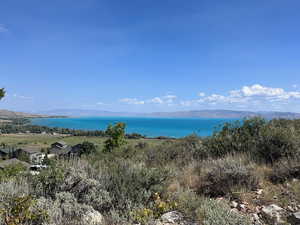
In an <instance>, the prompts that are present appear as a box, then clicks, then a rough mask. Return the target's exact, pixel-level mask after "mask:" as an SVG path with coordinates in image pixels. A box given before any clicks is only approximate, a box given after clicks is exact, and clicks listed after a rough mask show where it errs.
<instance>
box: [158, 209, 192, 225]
mask: <svg viewBox="0 0 300 225" xmlns="http://www.w3.org/2000/svg"><path fill="white" fill-rule="evenodd" d="M156 225H197V223H195V222H194V221H191V220H189V219H187V218H185V217H184V215H183V214H182V213H180V212H177V211H172V212H168V213H165V214H163V215H162V216H161V218H160V220H158V221H157V222H156Z"/></svg>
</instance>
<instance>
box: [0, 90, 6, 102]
mask: <svg viewBox="0 0 300 225" xmlns="http://www.w3.org/2000/svg"><path fill="white" fill-rule="evenodd" d="M4 96H5V89H4V88H1V89H0V100H1V99H2V98H3V97H4Z"/></svg>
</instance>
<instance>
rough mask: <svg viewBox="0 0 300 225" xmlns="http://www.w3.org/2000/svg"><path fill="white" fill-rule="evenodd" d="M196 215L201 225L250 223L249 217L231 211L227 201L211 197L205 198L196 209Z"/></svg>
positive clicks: (249, 224)
mask: <svg viewBox="0 0 300 225" xmlns="http://www.w3.org/2000/svg"><path fill="white" fill-rule="evenodd" d="M198 216H199V218H200V220H201V221H202V224H203V225H216V224H218V225H251V224H252V222H251V220H250V218H248V217H246V216H244V215H241V214H239V213H237V212H232V211H231V210H230V207H229V206H228V203H226V202H223V201H217V200H213V199H205V200H204V201H203V202H202V207H201V208H199V209H198Z"/></svg>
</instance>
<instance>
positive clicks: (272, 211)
mask: <svg viewBox="0 0 300 225" xmlns="http://www.w3.org/2000/svg"><path fill="white" fill-rule="evenodd" d="M282 211H283V208H281V207H279V206H278V205H275V204H272V205H269V206H264V207H263V208H262V210H261V212H262V214H263V215H264V216H265V217H268V218H269V219H272V220H273V221H274V222H275V223H276V224H278V223H282V222H283V221H282V220H281V212H282Z"/></svg>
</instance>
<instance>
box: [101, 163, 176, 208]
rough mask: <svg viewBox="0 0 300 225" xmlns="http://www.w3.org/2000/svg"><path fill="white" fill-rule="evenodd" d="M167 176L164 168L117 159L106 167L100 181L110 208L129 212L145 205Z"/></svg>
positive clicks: (160, 189) (162, 187)
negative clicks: (109, 197) (107, 194)
mask: <svg viewBox="0 0 300 225" xmlns="http://www.w3.org/2000/svg"><path fill="white" fill-rule="evenodd" d="M169 177H170V173H169V171H168V170H166V169H156V168H145V167H144V165H142V164H139V165H135V164H132V163H131V162H130V161H118V162H114V163H113V164H111V165H110V166H109V167H107V168H106V172H105V175H103V180H102V182H103V185H104V189H105V190H106V191H107V192H108V193H109V194H110V196H111V199H112V200H111V204H112V208H114V209H115V210H119V211H122V212H130V211H131V210H132V209H133V208H135V207H142V206H145V205H147V203H148V202H149V201H150V199H151V196H152V195H153V193H155V192H162V191H163V190H164V188H165V184H166V182H167V180H168V178H169Z"/></svg>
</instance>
